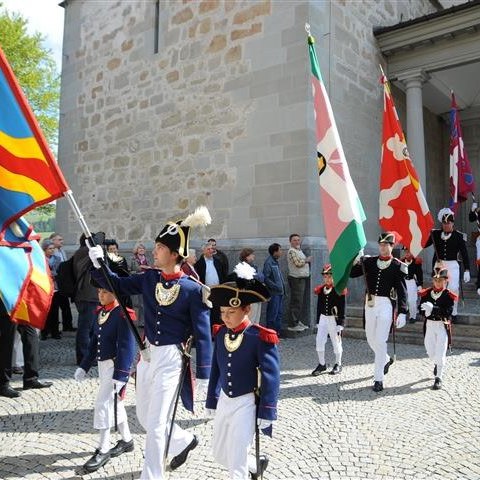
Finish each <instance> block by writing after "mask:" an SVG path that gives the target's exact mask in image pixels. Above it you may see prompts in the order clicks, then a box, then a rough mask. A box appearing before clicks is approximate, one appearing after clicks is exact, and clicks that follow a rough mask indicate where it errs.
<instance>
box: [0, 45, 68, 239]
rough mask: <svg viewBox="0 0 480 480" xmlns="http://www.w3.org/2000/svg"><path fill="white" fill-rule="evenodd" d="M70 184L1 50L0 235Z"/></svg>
mask: <svg viewBox="0 0 480 480" xmlns="http://www.w3.org/2000/svg"><path fill="white" fill-rule="evenodd" d="M67 190H68V185H67V183H66V181H65V179H64V177H63V174H62V172H61V171H60V169H59V168H58V166H57V162H56V161H55V158H54V156H53V154H52V152H51V151H50V149H49V147H48V145H47V142H46V140H45V137H44V136H43V133H42V131H41V130H40V127H39V126H38V123H37V120H36V119H35V116H34V114H33V112H32V110H31V108H30V106H29V105H28V102H27V100H26V98H25V96H24V94H23V92H22V90H21V89H20V86H19V85H18V82H17V80H16V78H15V75H14V74H13V71H12V69H11V68H10V65H9V64H8V62H7V59H6V58H5V55H4V53H3V52H2V50H1V49H0V232H3V231H4V230H5V228H6V227H7V226H8V224H9V223H10V222H12V221H13V220H16V219H17V218H19V217H20V216H22V215H23V214H24V213H26V212H28V211H29V210H32V209H33V208H35V207H37V206H39V205H43V204H45V203H49V202H51V201H52V200H55V199H56V198H59V197H61V196H62V195H63V194H64V193H65V192H66V191H67Z"/></svg>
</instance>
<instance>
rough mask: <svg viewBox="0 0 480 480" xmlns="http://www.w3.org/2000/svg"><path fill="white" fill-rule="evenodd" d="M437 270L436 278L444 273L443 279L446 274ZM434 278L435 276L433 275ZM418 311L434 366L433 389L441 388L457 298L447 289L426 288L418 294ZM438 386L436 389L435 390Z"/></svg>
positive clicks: (426, 346) (429, 355) (446, 276)
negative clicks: (452, 316) (422, 317)
mask: <svg viewBox="0 0 480 480" xmlns="http://www.w3.org/2000/svg"><path fill="white" fill-rule="evenodd" d="M436 270H437V272H438V273H437V274H436V276H437V278H438V277H440V275H441V274H442V273H443V272H444V273H445V279H447V278H448V272H447V271H446V270H442V269H440V268H438V269H436ZM434 276H435V274H434ZM419 295H420V305H419V310H420V311H421V312H422V313H423V315H424V317H425V322H424V326H423V332H424V336H425V339H424V341H425V349H426V350H427V355H428V357H429V358H430V360H432V362H433V363H434V365H435V369H434V376H435V384H434V388H435V390H437V389H438V388H440V386H441V381H442V378H443V374H444V371H445V364H446V358H447V348H448V346H449V345H450V344H451V315H452V311H453V305H454V302H455V300H457V296H456V295H455V293H453V292H452V291H450V290H448V289H447V288H440V289H437V288H427V289H425V290H422V291H421V292H420V294H419ZM436 386H438V388H436Z"/></svg>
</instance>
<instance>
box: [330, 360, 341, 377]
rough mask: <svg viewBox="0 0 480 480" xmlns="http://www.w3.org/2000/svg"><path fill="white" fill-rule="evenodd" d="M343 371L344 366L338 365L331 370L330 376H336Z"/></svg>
mask: <svg viewBox="0 0 480 480" xmlns="http://www.w3.org/2000/svg"><path fill="white" fill-rule="evenodd" d="M341 371H342V366H341V365H339V364H338V363H336V364H335V365H334V366H333V368H332V369H331V370H330V375H336V374H337V373H340V372H341Z"/></svg>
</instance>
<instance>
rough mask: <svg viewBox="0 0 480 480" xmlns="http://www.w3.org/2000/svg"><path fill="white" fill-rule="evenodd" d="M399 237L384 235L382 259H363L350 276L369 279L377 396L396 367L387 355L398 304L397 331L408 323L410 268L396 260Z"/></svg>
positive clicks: (369, 329)
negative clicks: (388, 374)
mask: <svg viewBox="0 0 480 480" xmlns="http://www.w3.org/2000/svg"><path fill="white" fill-rule="evenodd" d="M395 237H396V234H395V232H385V233H382V234H381V235H380V236H379V238H378V249H379V255H378V256H374V257H368V256H364V257H362V258H360V260H359V262H358V263H357V264H356V265H354V266H353V267H352V271H351V273H350V276H351V277H360V276H361V275H364V277H365V284H366V290H367V292H366V296H365V333H366V335H367V342H368V344H369V345H370V348H371V349H372V350H373V351H374V353H375V372H374V384H373V391H374V392H381V391H382V390H383V377H384V375H386V374H387V373H388V370H389V368H390V366H391V365H392V363H393V358H391V357H390V356H389V355H388V354H387V340H388V335H389V333H390V328H391V327H392V323H393V321H394V320H395V318H394V314H395V304H396V309H397V313H398V316H397V318H396V320H395V325H394V328H395V327H396V328H402V327H404V326H405V323H406V312H407V287H406V284H405V277H406V274H407V267H406V265H405V264H404V263H402V262H401V261H400V260H398V259H397V258H394V257H393V256H392V250H393V246H394V245H395V243H396V238H395Z"/></svg>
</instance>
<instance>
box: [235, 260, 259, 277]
mask: <svg viewBox="0 0 480 480" xmlns="http://www.w3.org/2000/svg"><path fill="white" fill-rule="evenodd" d="M233 271H234V272H235V273H236V274H237V277H238V278H243V279H244V280H253V277H254V276H255V269H254V268H253V267H252V266H251V265H249V264H248V263H247V262H240V263H237V264H236V265H235V268H234V269H233Z"/></svg>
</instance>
